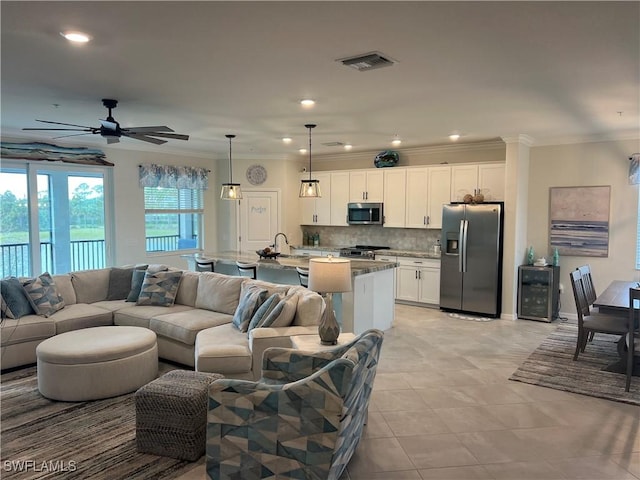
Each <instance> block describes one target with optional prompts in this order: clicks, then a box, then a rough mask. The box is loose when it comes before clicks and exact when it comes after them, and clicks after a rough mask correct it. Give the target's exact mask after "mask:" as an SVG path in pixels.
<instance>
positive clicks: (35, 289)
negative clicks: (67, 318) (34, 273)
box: [23, 272, 64, 317]
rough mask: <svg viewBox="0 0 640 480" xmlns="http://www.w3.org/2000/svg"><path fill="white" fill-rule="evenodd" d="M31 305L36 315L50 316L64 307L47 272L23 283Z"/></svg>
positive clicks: (60, 296)
mask: <svg viewBox="0 0 640 480" xmlns="http://www.w3.org/2000/svg"><path fill="white" fill-rule="evenodd" d="M23 288H24V291H25V292H26V293H27V296H28V298H29V302H30V303H31V306H32V307H33V309H34V310H35V311H36V313H37V314H38V315H43V316H45V317H50V316H51V315H53V314H54V313H56V312H57V311H58V310H62V309H63V308H64V300H63V298H62V295H60V294H59V293H58V289H57V288H56V283H55V282H54V281H53V278H52V277H51V275H50V274H49V273H48V272H45V273H43V274H42V275H40V276H39V277H36V278H31V279H29V280H27V281H26V282H25V283H24V285H23Z"/></svg>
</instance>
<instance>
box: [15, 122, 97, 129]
mask: <svg viewBox="0 0 640 480" xmlns="http://www.w3.org/2000/svg"><path fill="white" fill-rule="evenodd" d="M36 122H42V123H52V124H54V125H66V126H67V127H80V128H93V127H87V126H86V125H76V124H75V123H62V122H52V121H50V120H38V119H36ZM25 130H26V129H25Z"/></svg>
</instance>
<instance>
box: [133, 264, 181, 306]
mask: <svg viewBox="0 0 640 480" xmlns="http://www.w3.org/2000/svg"><path fill="white" fill-rule="evenodd" d="M181 278H182V271H181V270H170V271H163V272H151V271H149V270H147V271H146V273H145V276H144V281H143V283H142V288H140V295H139V296H138V300H137V301H136V305H152V306H155V307H170V306H171V305H173V302H175V300H176V294H177V293H178V287H179V286H180V279H181Z"/></svg>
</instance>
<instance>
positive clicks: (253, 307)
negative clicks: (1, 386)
mask: <svg viewBox="0 0 640 480" xmlns="http://www.w3.org/2000/svg"><path fill="white" fill-rule="evenodd" d="M140 269H141V268H140V267H126V268H124V267H123V268H105V269H98V270H86V271H78V272H72V273H69V274H63V275H53V276H50V277H48V278H49V279H51V280H49V283H53V284H54V290H55V292H56V293H57V296H58V301H59V305H58V307H56V308H55V309H54V310H56V311H54V312H53V313H48V316H45V315H43V314H35V313H32V314H27V315H24V316H21V317H20V318H6V315H3V317H4V318H3V319H2V324H1V328H0V333H1V344H0V351H1V367H2V369H7V368H12V367H18V366H22V365H28V364H33V363H35V362H36V347H37V345H38V344H39V343H40V342H42V341H43V340H45V339H46V338H49V337H52V336H54V335H58V334H61V333H64V332H68V331H71V330H76V329H80V328H90V327H96V326H103V325H130V326H139V327H145V328H149V329H151V330H152V331H154V332H155V333H156V335H157V341H158V355H159V357H160V358H162V359H166V360H170V361H173V362H178V363H180V364H184V365H187V366H191V367H194V368H195V369H196V370H198V371H204V372H215V373H221V374H223V375H225V376H226V377H229V378H239V379H254V378H257V377H258V376H259V375H260V369H261V364H262V353H263V352H264V350H265V349H266V348H268V347H290V346H291V339H290V337H291V336H294V335H304V334H317V326H318V324H319V322H320V319H321V317H322V314H323V312H324V308H325V303H324V300H323V299H322V297H321V296H320V295H318V294H317V293H315V292H312V291H310V290H308V289H306V288H304V287H301V286H297V285H296V286H291V285H279V284H274V283H269V282H263V281H259V280H252V279H249V278H245V277H236V276H230V275H223V274H219V273H212V272H192V271H184V272H179V271H176V270H175V269H167V268H166V267H165V268H164V269H163V268H156V269H155V270H153V272H156V271H163V270H164V271H167V270H170V271H171V272H173V273H174V274H173V278H174V280H173V282H174V284H175V285H174V286H175V288H174V290H173V297H171V298H170V301H167V299H166V295H165V296H162V295H161V294H158V293H157V290H161V288H156V289H155V290H154V288H155V286H156V285H155V284H153V283H151V284H150V285H149V280H148V279H149V278H151V277H153V275H152V273H153V272H152V269H151V267H149V269H148V270H147V272H146V273H144V272H143V273H142V274H140V273H139V272H138V273H136V271H137V270H140ZM176 272H179V273H176ZM141 277H143V278H144V285H142V286H141V288H142V289H141V292H145V291H146V290H148V292H147V296H146V297H145V299H144V301H141V298H142V296H143V293H140V294H139V295H140V296H139V297H138V298H135V299H132V298H131V297H132V293H133V291H134V290H135V288H136V286H135V283H136V280H135V279H136V278H138V279H139V278H141ZM38 278H39V277H38ZM38 278H37V279H36V280H38ZM176 278H177V280H175V279H176ZM4 281H5V280H3V282H4ZM156 281H157V282H160V281H159V280H156ZM14 282H15V280H14ZM25 283H26V282H24V281H23V283H22V285H23V286H24V285H25ZM45 283H46V277H45ZM138 283H139V281H138ZM45 286H46V285H45ZM145 286H146V290H145ZM47 288H49V289H51V285H49V286H48V287H47ZM33 290H35V291H36V292H38V290H37V289H32V293H31V297H32V298H31V303H32V304H33V306H34V308H36V309H37V307H38V305H37V302H38V301H39V299H38V297H37V293H36V294H35V295H34V294H33ZM165 293H166V292H165ZM3 296H6V290H5V289H4V286H3ZM54 296H55V295H54ZM136 297H137V296H136ZM156 297H157V298H156ZM27 298H29V295H27ZM34 298H35V303H34ZM154 298H155V300H156V301H154ZM127 299H128V300H129V301H127ZM158 299H159V301H157V300H158ZM5 300H6V298H3V309H5V308H6V305H7V304H6V302H5ZM10 303H11V302H10ZM47 305H48V304H47ZM60 305H62V307H60ZM3 311H5V310H3ZM34 311H38V310H34ZM260 312H262V313H261V316H260ZM256 317H259V318H258V321H256ZM267 317H268V318H269V319H270V321H268V322H264V320H265V319H267ZM252 327H256V328H252Z"/></svg>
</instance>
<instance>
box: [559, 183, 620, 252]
mask: <svg viewBox="0 0 640 480" xmlns="http://www.w3.org/2000/svg"><path fill="white" fill-rule="evenodd" d="M610 196H611V187H610V186H595V187H551V188H550V189H549V223H550V226H549V243H550V246H551V249H552V250H553V249H555V248H557V249H558V253H559V254H560V255H574V256H585V257H607V256H608V255H609V199H610Z"/></svg>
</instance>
